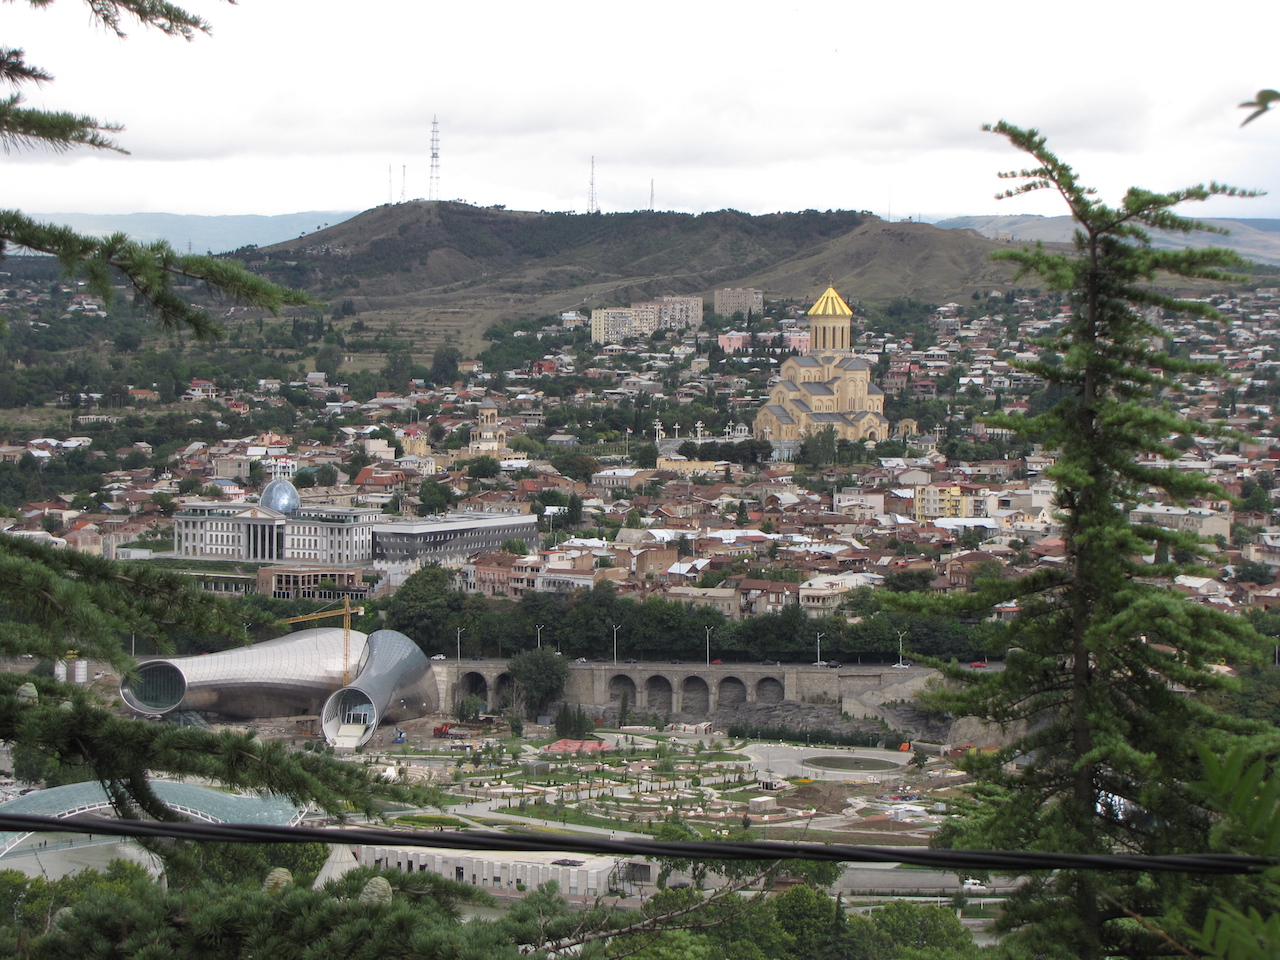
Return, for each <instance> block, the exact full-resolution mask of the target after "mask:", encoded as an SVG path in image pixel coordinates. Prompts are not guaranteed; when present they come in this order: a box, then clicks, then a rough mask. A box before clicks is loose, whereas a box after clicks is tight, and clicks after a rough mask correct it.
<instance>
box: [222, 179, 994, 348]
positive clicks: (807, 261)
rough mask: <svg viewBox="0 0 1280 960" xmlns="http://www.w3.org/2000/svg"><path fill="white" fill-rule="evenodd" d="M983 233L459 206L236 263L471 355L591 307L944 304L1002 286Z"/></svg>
mask: <svg viewBox="0 0 1280 960" xmlns="http://www.w3.org/2000/svg"><path fill="white" fill-rule="evenodd" d="M998 246H999V245H998V244H997V243H995V242H993V241H991V240H987V239H984V238H982V237H981V236H979V235H978V234H976V233H972V232H966V231H954V230H950V231H948V230H939V229H937V228H935V227H932V226H929V225H927V224H921V223H899V224H887V223H884V222H883V221H881V220H879V219H877V218H876V217H874V216H872V215H870V214H866V213H859V212H854V211H845V210H834V211H831V210H829V211H825V212H819V211H816V210H807V211H803V212H800V213H778V214H767V215H763V216H751V215H749V214H745V213H739V212H737V211H734V210H720V211H716V212H714V213H705V214H699V215H696V216H695V215H691V214H679V213H662V212H650V211H641V212H635V213H619V214H605V215H600V214H595V215H591V214H567V213H532V212H518V211H510V210H505V209H501V208H494V207H486V208H480V207H472V206H468V205H465V204H459V203H432V202H413V203H403V204H395V205H387V206H382V207H377V208H375V209H373V210H369V211H366V212H365V213H363V214H360V215H359V216H356V217H353V218H352V219H350V220H348V221H345V222H343V223H340V224H337V225H335V226H332V227H329V228H327V229H324V230H320V231H318V232H316V233H312V234H309V235H307V236H306V237H301V238H299V239H297V240H293V241H289V242H287V243H281V244H277V245H275V246H272V247H267V248H264V249H257V248H246V249H242V250H239V251H236V255H237V256H240V257H241V258H243V259H245V260H247V261H249V262H250V263H252V264H254V265H255V267H256V268H257V269H259V270H261V271H262V272H264V273H266V274H267V275H269V276H271V277H272V278H273V279H277V280H279V281H281V282H284V283H288V284H291V285H295V286H301V287H303V288H305V289H307V290H309V291H311V292H312V293H314V294H315V295H316V296H317V297H318V298H322V299H325V300H328V301H331V302H333V301H341V300H348V299H349V300H351V301H352V302H353V305H354V307H355V309H357V310H358V311H359V314H360V317H361V319H362V320H363V321H364V323H365V324H367V325H368V327H369V329H372V330H385V329H391V330H394V331H395V332H396V333H397V335H400V336H408V337H411V338H412V339H413V341H414V344H415V353H428V354H429V353H430V351H432V350H434V348H435V347H436V346H438V345H440V344H442V343H451V344H453V345H455V346H458V347H460V348H461V349H463V350H464V352H472V351H474V350H476V349H477V348H479V346H480V345H481V344H480V336H481V334H482V333H483V331H484V330H485V329H486V328H487V327H488V326H489V325H491V324H493V323H495V322H497V321H499V320H502V319H508V318H510V319H522V318H529V317H537V316H544V315H547V314H552V313H557V312H559V311H563V310H571V309H578V310H582V311H584V312H585V311H587V310H590V309H592V308H594V307H599V306H606V305H612V304H626V303H630V302H631V301H633V300H643V299H648V298H651V297H655V296H660V295H662V294H702V295H703V296H705V297H707V299H708V307H710V298H711V295H712V292H713V291H714V290H715V289H717V288H719V287H724V286H756V287H760V288H762V289H764V290H765V293H766V296H767V297H779V298H783V297H785V298H792V297H805V296H811V295H815V294H816V293H818V292H821V290H822V288H823V287H825V286H826V285H827V284H828V283H830V282H834V283H835V284H836V286H837V287H838V288H839V289H840V290H841V291H842V292H844V293H845V294H846V295H847V296H848V297H849V298H850V299H851V300H853V301H873V302H874V301H884V300H888V299H891V298H894V297H900V296H905V297H912V298H917V299H922V300H932V301H935V302H936V301H940V300H944V299H950V298H955V297H958V296H961V295H965V296H967V295H968V294H969V293H971V292H972V291H973V290H976V289H985V288H987V287H990V286H992V285H999V284H1001V283H1002V282H1007V281H1008V279H1009V270H1008V268H1007V267H1004V266H1002V265H998V264H992V263H991V262H990V261H989V260H988V257H987V255H988V253H989V252H990V251H991V250H993V249H995V248H997V247H998Z"/></svg>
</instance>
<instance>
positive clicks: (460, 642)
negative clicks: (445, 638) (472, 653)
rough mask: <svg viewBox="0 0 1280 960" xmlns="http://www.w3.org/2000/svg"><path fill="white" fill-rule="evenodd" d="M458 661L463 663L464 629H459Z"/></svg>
mask: <svg viewBox="0 0 1280 960" xmlns="http://www.w3.org/2000/svg"><path fill="white" fill-rule="evenodd" d="M457 639H458V661H459V662H461V661H462V628H461V627H459V628H458V638H457Z"/></svg>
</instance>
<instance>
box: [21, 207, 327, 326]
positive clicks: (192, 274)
mask: <svg viewBox="0 0 1280 960" xmlns="http://www.w3.org/2000/svg"><path fill="white" fill-rule="evenodd" d="M6 246H16V247H22V248H25V249H27V250H32V251H35V252H38V253H47V254H50V255H52V256H55V257H57V258H58V260H59V261H61V263H62V266H63V268H64V269H65V270H66V272H67V274H68V275H74V274H76V273H79V272H83V273H84V275H85V276H86V278H87V281H88V286H89V289H90V290H91V291H92V292H94V293H96V294H97V295H98V296H100V297H102V298H103V299H104V300H105V301H108V302H109V301H110V300H111V299H112V297H113V295H114V281H115V278H116V276H117V271H118V272H119V273H122V274H124V277H125V279H126V280H128V282H129V283H130V284H131V285H132V287H133V290H134V297H135V299H136V300H137V301H138V302H140V303H142V304H144V305H145V306H147V307H149V308H150V309H151V310H152V312H153V313H154V315H155V317H156V320H157V322H159V324H160V325H161V326H162V327H164V328H165V329H169V330H174V329H180V328H186V329H189V330H191V331H192V332H193V333H195V335H196V336H197V337H200V338H201V339H209V340H212V339H217V338H218V337H219V336H220V331H219V328H218V326H217V324H216V323H215V322H214V321H213V319H212V318H211V317H210V316H209V314H208V313H206V312H205V311H204V310H200V309H198V308H196V307H193V306H191V305H190V304H189V303H187V302H186V301H185V300H184V299H182V298H181V297H180V296H178V294H177V291H176V289H175V286H174V284H175V281H177V280H188V281H190V280H195V281H198V282H200V283H202V284H203V285H204V287H205V288H206V289H207V290H208V291H209V292H210V293H213V294H215V295H225V296H228V297H230V298H231V299H233V300H236V301H238V302H240V303H247V304H250V305H252V306H255V307H260V308H263V309H266V310H269V311H270V312H271V313H273V314H276V313H278V312H279V311H280V309H281V308H282V307H285V306H308V305H312V304H313V303H314V301H313V300H311V298H310V297H308V296H307V295H306V294H305V293H303V292H302V291H300V290H290V289H288V288H285V287H280V286H277V285H276V284H274V283H271V282H270V281H268V280H264V279H263V278H262V277H259V276H257V275H255V274H252V273H250V272H249V271H248V270H246V269H245V268H244V266H243V265H242V264H241V263H239V262H238V261H235V260H225V259H219V258H216V257H209V256H194V255H191V254H179V253H178V252H177V251H176V250H174V249H173V247H171V246H170V245H169V244H168V243H165V242H163V241H157V242H155V243H149V244H141V243H138V242H136V241H133V240H130V239H129V238H128V237H126V236H125V235H124V234H121V233H117V234H112V235H111V236H107V237H90V236H85V235H83V234H79V233H76V232H75V231H74V230H72V229H70V228H69V227H62V226H56V225H53V224H47V223H38V222H37V221H35V220H32V219H31V218H30V217H28V216H26V215H25V214H23V213H21V212H20V211H17V210H0V254H3V252H4V250H5V248H6Z"/></svg>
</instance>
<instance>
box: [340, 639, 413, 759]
mask: <svg viewBox="0 0 1280 960" xmlns="http://www.w3.org/2000/svg"><path fill="white" fill-rule="evenodd" d="M430 674H431V662H430V661H429V660H428V659H427V655H426V654H425V653H423V652H422V650H421V649H420V648H419V647H418V645H417V644H416V643H414V642H413V641H412V640H410V639H409V638H408V637H406V636H405V635H404V634H403V633H400V632H399V631H396V630H377V631H375V632H374V633H371V634H369V639H368V644H367V646H366V653H365V656H364V659H363V661H361V663H360V673H359V675H358V676H357V677H356V678H355V679H354V680H352V681H351V683H350V684H349V685H348V686H345V687H343V688H342V689H341V690H339V691H337V692H336V693H335V694H333V696H331V697H329V699H328V700H326V701H325V704H324V709H323V711H322V712H321V714H320V716H321V722H322V724H323V728H324V735H325V739H326V740H327V741H328V742H329V743H332V744H335V745H339V746H354V747H358V746H363V745H364V744H366V743H368V742H369V740H370V739H371V738H372V737H373V733H374V731H375V730H376V729H377V728H378V727H379V726H381V725H382V724H383V723H388V722H391V723H395V722H398V721H400V720H402V719H408V718H409V717H421V716H426V715H427V714H428V713H432V712H433V711H435V710H436V709H437V708H438V703H437V699H438V693H437V691H436V686H435V684H434V683H432V682H431V677H430ZM348 740H349V741H351V742H350V743H348V742H346V741H348Z"/></svg>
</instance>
